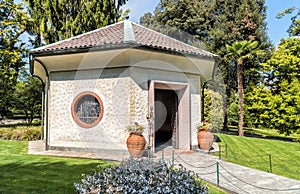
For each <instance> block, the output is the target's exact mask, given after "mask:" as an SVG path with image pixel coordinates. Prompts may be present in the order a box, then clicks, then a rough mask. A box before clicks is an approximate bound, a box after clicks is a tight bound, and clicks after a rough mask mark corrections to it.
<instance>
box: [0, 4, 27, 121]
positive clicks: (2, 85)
mask: <svg viewBox="0 0 300 194" xmlns="http://www.w3.org/2000/svg"><path fill="white" fill-rule="evenodd" d="M27 21H28V17H27V13H26V12H25V11H24V10H23V8H22V5H21V4H15V3H14V1H13V0H0V118H2V117H5V116H8V114H9V112H10V108H11V107H12V95H13V92H14V88H15V85H16V83H17V78H18V74H19V71H20V68H21V67H22V66H23V65H24V64H25V63H24V62H23V61H22V56H23V54H24V52H25V49H24V43H22V42H21V40H20V36H21V35H22V34H23V32H25V30H26V24H27Z"/></svg>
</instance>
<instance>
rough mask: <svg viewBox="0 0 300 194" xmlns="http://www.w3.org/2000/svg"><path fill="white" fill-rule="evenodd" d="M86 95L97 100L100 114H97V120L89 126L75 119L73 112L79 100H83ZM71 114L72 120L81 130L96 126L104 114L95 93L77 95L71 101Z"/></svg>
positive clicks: (101, 103) (100, 102)
mask: <svg viewBox="0 0 300 194" xmlns="http://www.w3.org/2000/svg"><path fill="white" fill-rule="evenodd" d="M86 95H90V96H93V97H95V98H96V99H97V101H98V103H99V105H100V114H99V116H98V118H97V120H96V121H94V122H93V123H91V124H87V123H84V122H82V121H81V120H80V119H79V118H78V117H77V115H76V112H75V110H76V107H77V105H78V102H79V101H80V100H81V98H83V97H84V96H86ZM71 113H72V117H73V120H74V121H75V123H76V124H77V125H78V126H80V127H83V128H92V127H94V126H96V125H97V124H98V123H99V122H100V121H101V120H102V118H103V113H104V108H103V102H102V100H101V98H100V97H99V96H98V95H97V94H96V93H94V92H82V93H80V94H78V95H77V96H76V97H75V98H74V100H73V102H72V105H71Z"/></svg>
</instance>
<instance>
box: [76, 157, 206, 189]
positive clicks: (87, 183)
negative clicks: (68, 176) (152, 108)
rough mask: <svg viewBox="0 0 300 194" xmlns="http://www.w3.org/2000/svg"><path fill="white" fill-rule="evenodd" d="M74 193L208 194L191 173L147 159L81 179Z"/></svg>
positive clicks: (125, 163)
mask: <svg viewBox="0 0 300 194" xmlns="http://www.w3.org/2000/svg"><path fill="white" fill-rule="evenodd" d="M74 186H75V188H76V191H77V193H128V194H129V193H130V194H131V193H133V194H134V193H199V194H206V193H208V188H207V187H206V185H203V184H201V182H200V180H199V179H197V178H196V177H195V173H194V172H193V171H187V170H186V169H184V168H183V167H181V166H178V167H174V166H170V165H168V164H166V163H164V162H161V161H155V160H151V159H148V158H146V159H145V158H142V159H133V158H130V159H125V160H124V161H122V163H121V164H120V165H119V166H117V167H113V168H104V169H102V172H95V173H94V174H93V175H84V178H83V179H82V183H81V184H80V183H74Z"/></svg>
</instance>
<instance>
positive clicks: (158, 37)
mask: <svg viewBox="0 0 300 194" xmlns="http://www.w3.org/2000/svg"><path fill="white" fill-rule="evenodd" d="M128 44H130V45H133V46H145V47H149V48H154V49H159V50H166V51H171V52H177V53H182V54H189V55H196V56H204V57H209V58H212V57H216V56H217V55H214V54H212V53H210V52H207V51H205V50H202V49H200V48H197V47H194V46H191V45H188V44H186V43H184V42H181V41H178V40H176V39H174V38H171V37H169V36H166V35H164V34H161V33H159V32H156V31H153V30H151V29H149V28H146V27H143V26H141V25H139V24H136V23H134V22H131V21H128V20H125V21H123V22H119V23H116V24H112V25H109V26H106V27H103V28H99V29H96V30H94V31H90V32H87V33H84V34H81V35H78V36H74V37H72V38H69V39H66V40H62V41H59V42H56V43H53V44H49V45H46V46H43V47H39V48H36V49H34V50H32V51H31V53H32V54H34V53H46V52H55V51H68V50H74V49H75V50H76V49H78V50H79V49H84V48H94V47H95V48H97V47H100V48H101V47H104V48H114V47H115V48H118V47H122V46H123V47H126V45H128Z"/></svg>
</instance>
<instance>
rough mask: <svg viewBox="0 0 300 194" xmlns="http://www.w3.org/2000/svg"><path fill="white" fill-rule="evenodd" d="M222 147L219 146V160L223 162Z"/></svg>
mask: <svg viewBox="0 0 300 194" xmlns="http://www.w3.org/2000/svg"><path fill="white" fill-rule="evenodd" d="M221 147H222V146H221V145H220V146H219V160H221Z"/></svg>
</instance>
